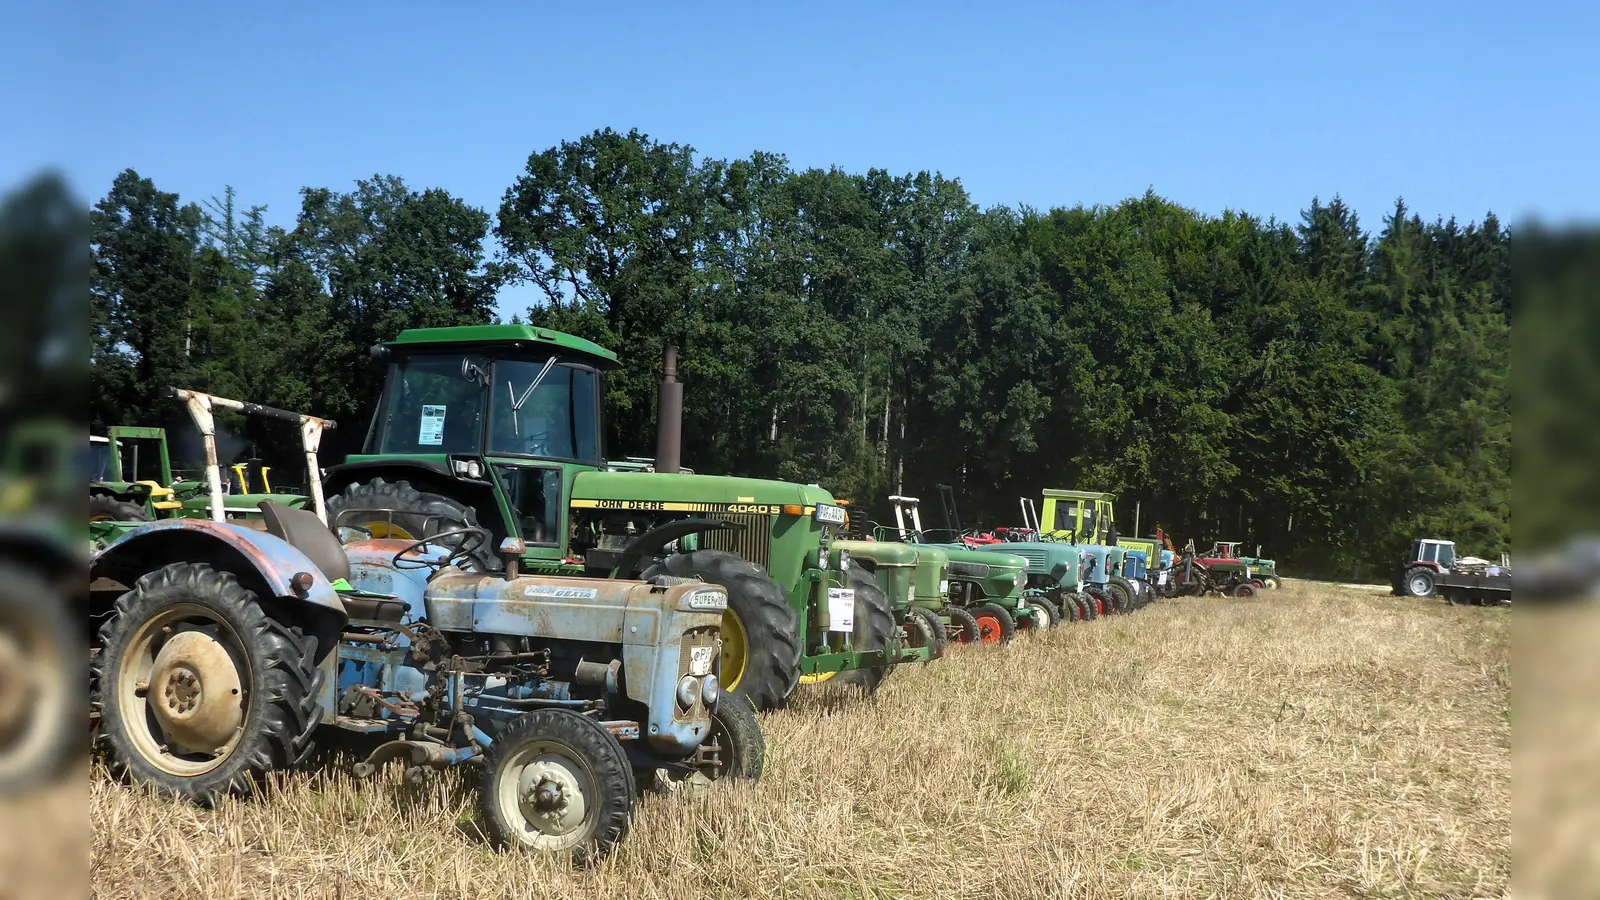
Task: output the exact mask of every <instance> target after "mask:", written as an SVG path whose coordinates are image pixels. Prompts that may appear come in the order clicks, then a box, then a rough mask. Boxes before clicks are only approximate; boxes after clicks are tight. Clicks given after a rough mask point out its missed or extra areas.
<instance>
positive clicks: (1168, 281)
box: [89, 129, 1513, 578]
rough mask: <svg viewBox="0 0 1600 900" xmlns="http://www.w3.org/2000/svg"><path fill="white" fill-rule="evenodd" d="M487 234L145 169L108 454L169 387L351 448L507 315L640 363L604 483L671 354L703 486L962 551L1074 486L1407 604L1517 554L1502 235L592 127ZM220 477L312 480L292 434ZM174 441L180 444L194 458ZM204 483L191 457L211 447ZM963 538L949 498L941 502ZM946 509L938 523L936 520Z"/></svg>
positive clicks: (123, 210) (1317, 203)
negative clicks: (400, 342) (1462, 571)
mask: <svg viewBox="0 0 1600 900" xmlns="http://www.w3.org/2000/svg"><path fill="white" fill-rule="evenodd" d="M506 174H507V181H508V186H507V188H506V190H505V193H504V196H503V199H502V200H501V203H500V206H499V208H498V209H496V210H486V209H479V208H476V207H474V206H472V205H470V204H468V203H466V202H463V201H462V200H461V199H459V198H456V197H453V196H451V195H450V194H449V193H448V192H446V191H443V190H440V189H435V188H426V189H418V188H414V187H412V186H410V185H408V184H406V182H405V181H404V180H403V179H402V178H401V177H400V176H397V175H378V176H374V177H373V178H370V179H366V180H361V181H357V182H356V183H355V184H354V185H353V186H339V187H306V188H304V189H302V191H301V195H300V207H299V209H298V210H297V211H295V213H294V216H293V220H292V225H279V224H271V223H269V219H268V216H267V210H266V209H265V208H264V207H262V206H259V205H251V204H250V203H249V202H248V198H241V197H239V196H237V195H236V193H235V192H234V191H233V190H232V189H231V188H226V187H222V186H219V191H218V193H217V194H216V195H214V196H210V197H205V198H198V199H197V198H183V197H179V196H178V195H176V194H174V193H170V192H166V191H163V190H161V189H160V187H159V186H157V185H156V184H154V183H153V182H152V181H151V180H150V179H149V178H146V177H143V176H141V175H140V174H139V173H137V172H135V171H133V170H131V169H130V170H126V171H124V172H122V173H121V174H120V175H118V176H117V177H116V179H115V180H114V182H113V183H112V184H111V185H110V186H109V189H108V190H107V191H106V193H105V195H104V196H103V197H101V198H99V199H98V200H97V201H96V202H95V203H94V204H93V206H92V208H91V210H90V222H89V228H90V255H91V267H90V275H89V277H90V285H89V288H90V296H91V303H90V336H91V341H92V345H91V348H90V351H91V352H90V390H89V403H90V427H91V431H93V432H94V433H103V430H104V428H105V427H106V426H108V425H112V424H165V425H168V426H172V425H176V424H178V423H179V422H181V421H182V418H181V415H180V414H178V413H177V412H176V410H175V409H174V407H173V406H172V404H171V401H170V400H167V399H165V396H164V389H165V387H166V386H168V385H176V386H183V387H192V388H199V389H203V390H208V391H211V392H214V393H218V394H222V395H224V396H230V397H236V398H241V399H247V400H253V401H256V402H259V403H265V404H269V405H272V406H278V407H283V408H287V409H294V410H299V411H304V412H309V413H313V414H317V415H321V416H327V417H332V418H334V419H337V420H339V422H340V428H339V430H337V431H335V432H334V433H332V434H330V435H329V437H328V439H327V441H326V442H325V445H324V460H325V464H330V465H331V464H332V463H335V462H338V461H339V460H340V459H342V458H343V455H344V454H345V453H348V452H353V451H356V450H358V449H359V447H360V443H361V441H362V438H363V437H364V434H365V431H366V424H367V422H368V421H369V420H370V417H371V411H372V408H373V405H374V403H375V401H376V399H377V392H378V389H379V387H380V383H381V380H382V373H381V371H380V370H379V369H378V368H376V367H374V366H373V365H372V364H371V363H370V361H369V354H368V348H369V346H370V345H372V344H373V343H376V342H379V341H383V340H387V339H390V338H393V337H394V336H395V335H396V334H397V333H398V332H399V331H400V330H402V329H405V328H410V327H418V326H437V325H452V324H469V323H482V322H488V321H494V320H495V318H496V315H497V313H496V309H497V297H498V296H499V294H500V292H501V291H502V289H505V288H507V287H508V286H513V285H521V286H523V287H522V288H521V290H522V291H523V292H524V293H529V294H531V295H532V296H535V297H536V298H537V299H536V302H534V303H533V304H532V305H531V307H530V308H529V309H527V310H526V311H525V312H522V313H520V314H518V315H517V316H516V317H515V318H516V319H517V320H520V321H528V322H533V323H537V324H540V325H544V326H548V327H552V328H557V329H561V330H565V331H570V332H573V333H576V334H580V335H583V336H585V337H588V338H591V339H593V340H595V341H597V342H598V343H600V344H602V345H603V346H606V347H608V348H610V349H612V350H614V351H616V352H617V353H618V354H619V355H620V356H621V357H622V359H623V361H624V366H623V368H622V369H621V370H619V371H618V372H616V373H614V374H613V375H612V376H611V377H610V378H609V379H608V381H607V388H606V391H607V394H606V405H607V413H608V416H609V424H608V433H607V441H608V451H609V453H610V454H611V455H612V456H614V457H620V456H623V455H649V454H650V453H652V451H653V442H654V436H655V427H654V423H655V414H654V408H653V407H654V401H655V386H656V383H657V380H658V377H659V375H658V369H659V365H660V359H661V351H662V347H663V345H664V344H666V343H674V344H677V345H678V346H679V347H680V348H681V349H680V354H679V356H680V372H681V377H682V380H683V381H684V383H685V392H686V401H685V422H684V462H685V464H687V465H690V466H692V467H694V469H695V470H696V471H700V472H708V473H717V474H737V475H750V476H763V477H772V478H779V479H784V480H790V481H800V482H815V483H819V484H821V485H822V486H824V487H826V488H828V489H829V490H831V491H832V492H833V493H834V495H835V496H836V497H841V498H850V499H851V500H852V501H853V502H855V503H856V504H858V505H859V506H864V507H866V508H868V509H871V510H874V511H876V512H878V513H879V517H880V518H882V511H883V510H884V498H886V497H887V496H888V495H890V494H892V493H895V492H897V491H898V492H903V493H908V494H915V495H919V496H922V497H924V498H927V499H928V500H930V501H934V500H935V498H937V496H938V491H937V486H938V485H940V484H946V485H951V486H953V487H954V488H955V489H956V492H957V495H958V497H959V501H960V509H961V515H962V518H963V521H964V524H967V525H975V524H979V525H986V526H992V525H1005V524H1020V521H1019V519H1020V513H1019V511H1018V498H1019V497H1030V496H1031V497H1035V498H1037V497H1038V496H1039V492H1040V490H1041V489H1042V488H1045V487H1056V488H1080V489H1089V490H1107V491H1114V492H1116V494H1117V497H1118V502H1117V506H1118V510H1117V516H1118V521H1119V524H1122V523H1128V525H1127V527H1129V530H1131V523H1132V518H1133V511H1134V508H1135V504H1137V505H1138V508H1139V510H1140V519H1141V528H1140V530H1141V531H1143V532H1146V533H1148V532H1150V531H1152V530H1153V528H1154V527H1155V526H1156V525H1157V524H1159V525H1160V526H1161V527H1163V528H1164V529H1165V530H1166V531H1167V532H1168V533H1169V534H1171V535H1174V536H1175V537H1176V538H1177V539H1178V540H1179V541H1184V540H1187V539H1189V538H1193V539H1194V540H1195V541H1196V543H1197V544H1199V545H1200V546H1201V547H1202V548H1203V547H1205V546H1209V543H1210V542H1211V541H1212V540H1215V539H1228V540H1239V541H1243V542H1245V545H1246V547H1247V548H1249V549H1250V550H1254V549H1255V546H1256V545H1260V547H1261V550H1262V553H1263V554H1264V555H1267V556H1271V557H1275V558H1276V559H1277V560H1278V561H1279V565H1280V566H1281V567H1283V569H1284V570H1285V571H1287V572H1289V574H1296V575H1310V576H1330V577H1341V578H1357V577H1375V576H1381V575H1383V574H1384V573H1385V571H1386V568H1387V566H1389V565H1391V564H1392V562H1393V560H1394V558H1395V556H1396V554H1397V553H1398V552H1399V551H1400V549H1402V547H1403V545H1404V544H1405V543H1406V542H1407V541H1408V540H1409V539H1410V538H1412V537H1419V536H1431V537H1446V538H1452V539H1454V540H1456V541H1458V542H1459V543H1460V544H1461V547H1462V550H1463V552H1466V553H1472V554H1475V555H1479V556H1488V557H1493V556H1497V555H1498V554H1499V553H1500V552H1501V551H1503V550H1509V549H1510V518H1511V487H1510V485H1511V481H1510V460H1511V414H1510V368H1511V355H1510V354H1511V328H1510V325H1511V316H1512V306H1513V304H1512V300H1511V276H1510V258H1511V232H1510V230H1509V229H1508V228H1507V227H1506V226H1504V225H1502V224H1501V223H1500V222H1499V220H1498V219H1497V218H1496V217H1495V216H1494V215H1493V213H1492V212H1488V211H1486V212H1485V213H1484V215H1483V218H1482V219H1481V220H1477V221H1472V222H1469V223H1466V224H1462V223H1461V222H1458V221H1457V220H1455V219H1453V218H1452V219H1441V218H1437V217H1435V218H1431V219H1429V218H1424V216H1423V214H1421V213H1419V212H1417V211H1413V210H1412V209H1410V208H1409V207H1407V206H1406V205H1405V203H1404V202H1403V201H1400V200H1397V201H1396V202H1395V204H1394V206H1393V208H1392V209H1390V210H1388V211H1387V214H1386V215H1385V216H1383V218H1382V220H1381V222H1379V223H1377V224H1376V225H1375V226H1369V225H1366V224H1363V223H1362V222H1361V221H1359V220H1358V217H1357V215H1356V213H1355V212H1354V211H1353V210H1351V209H1350V208H1348V207H1347V206H1346V205H1345V204H1344V203H1343V202H1341V201H1340V199H1339V198H1338V197H1336V196H1335V197H1332V198H1331V199H1319V198H1311V199H1310V200H1309V204H1308V205H1307V206H1306V208H1305V209H1304V210H1303V211H1302V213H1301V215H1300V217H1299V221H1296V222H1287V221H1279V220H1277V219H1274V218H1261V217H1257V216H1253V215H1250V214H1249V213H1248V212H1246V211H1228V212H1224V213H1223V214H1221V215H1209V214H1202V213H1200V212H1197V211H1195V210H1192V209H1188V208H1186V207H1184V206H1182V205H1180V204H1179V203H1177V202H1174V201H1172V200H1169V199H1167V198H1164V197H1161V196H1158V195H1156V194H1155V193H1153V192H1149V193H1146V194H1144V195H1143V196H1135V197H1130V198H1128V199H1126V200H1124V201H1123V202H1121V203H1119V204H1117V205H1115V206H1095V207H1085V206H1076V207H1058V208H1053V209H1049V210H1040V209H1033V208H1028V207H1020V208H1011V207H1006V206H995V207H990V208H986V209H983V208H979V207H978V205H977V204H975V203H974V202H973V201H972V200H971V198H970V197H969V195H968V194H967V191H966V190H965V189H964V188H963V186H962V184H961V182H960V181H959V180H958V179H957V178H954V177H948V176H945V175H942V174H937V173H929V172H917V173H915V174H907V175H894V174H890V173H889V172H886V171H883V170H879V169H872V170H869V171H867V172H865V173H853V172H847V171H843V170H841V169H838V168H830V169H819V168H811V169H805V170H797V169H795V168H794V167H791V165H790V164H789V162H788V161H787V159H786V158H785V157H783V156H782V155H779V154H773V153H766V152H755V153H752V154H751V155H750V156H749V157H748V158H742V159H734V160H724V159H714V158H709V157H707V156H705V155H702V154H699V153H697V152H696V151H695V150H694V149H693V148H692V147H689V146H686V145H683V144H676V143H663V142H660V141H658V140H655V139H652V138H651V137H649V136H647V135H644V134H640V133H638V132H636V131H633V132H627V133H621V132H616V131H612V130H609V129H607V130H600V131H596V132H594V133H592V134H589V135H587V136H584V137H582V138H580V139H578V140H574V141H564V142H562V143H561V144H559V145H558V146H554V147H550V148H548V149H544V150H541V151H538V152H534V153H533V154H531V155H530V156H529V157H528V160H527V164H526V167H525V168H524V169H523V171H521V172H507V173H506ZM232 427H233V428H234V429H235V433H236V435H237V437H236V439H235V440H232V441H230V442H229V443H228V445H227V446H226V447H225V448H224V450H225V452H226V453H229V454H232V455H234V456H235V457H242V456H244V455H247V454H251V453H254V454H258V455H260V456H261V457H263V458H265V459H267V460H269V461H277V462H279V463H281V468H282V471H284V472H292V471H294V470H295V466H296V463H295V455H294V453H293V443H292V441H293V436H292V435H291V434H288V433H285V432H286V430H284V429H277V428H275V426H272V425H261V424H259V423H255V422H245V421H239V422H236V423H233V426H232ZM181 446H182V445H181V443H180V449H181ZM191 452H192V451H191ZM934 505H935V506H937V504H936V502H935V503H934ZM935 515H937V514H935Z"/></svg>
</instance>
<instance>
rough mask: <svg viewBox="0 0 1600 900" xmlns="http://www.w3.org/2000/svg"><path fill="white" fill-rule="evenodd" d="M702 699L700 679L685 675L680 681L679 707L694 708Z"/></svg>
mask: <svg viewBox="0 0 1600 900" xmlns="http://www.w3.org/2000/svg"><path fill="white" fill-rule="evenodd" d="M699 699H700V679H698V678H696V677H694V676H693V675H685V676H683V677H682V678H680V679H678V706H679V708H681V709H691V708H693V706H694V704H695V701H697V700H699Z"/></svg>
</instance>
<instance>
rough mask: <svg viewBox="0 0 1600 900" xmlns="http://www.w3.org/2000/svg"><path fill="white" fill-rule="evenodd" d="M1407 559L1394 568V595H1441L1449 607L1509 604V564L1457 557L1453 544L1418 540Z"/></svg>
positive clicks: (1403, 559)
mask: <svg viewBox="0 0 1600 900" xmlns="http://www.w3.org/2000/svg"><path fill="white" fill-rule="evenodd" d="M1407 556H1408V557H1410V558H1409V559H1406V558H1402V559H1401V560H1400V562H1399V564H1398V565H1396V566H1395V579H1394V584H1393V590H1394V593H1395V594H1396V595H1398V596H1402V597H1416V598H1423V597H1433V596H1436V595H1443V596H1444V598H1445V599H1446V600H1447V601H1449V602H1450V603H1451V604H1462V605H1475V606H1504V605H1506V604H1509V603H1510V602H1511V563H1510V559H1509V558H1508V557H1507V556H1502V557H1501V559H1500V562H1499V564H1498V565H1496V564H1494V563H1491V562H1490V561H1488V560H1486V559H1478V558H1476V557H1471V556H1457V555H1456V544H1455V541H1444V540H1439V539H1437V538H1418V539H1417V540H1415V541H1412V542H1411V550H1410V552H1409V553H1408V554H1407Z"/></svg>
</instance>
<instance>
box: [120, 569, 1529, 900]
mask: <svg viewBox="0 0 1600 900" xmlns="http://www.w3.org/2000/svg"><path fill="white" fill-rule="evenodd" d="M1508 618H1509V617H1508V615H1507V613H1506V612H1505V611H1504V610H1486V609H1455V608H1449V607H1446V606H1445V605H1444V604H1442V603H1419V602H1413V601H1407V600H1399V599H1394V598H1390V597H1386V596H1378V595H1374V594H1372V593H1370V592H1355V591H1348V590H1343V589H1338V588H1329V587H1319V586H1310V585H1303V584H1290V585H1289V586H1288V587H1286V588H1285V589H1283V590H1282V591H1278V592H1273V593H1268V594H1265V595H1264V598H1263V599H1256V600H1224V599H1204V600H1199V599H1194V600H1183V601H1178V602H1172V603H1166V604H1162V605H1159V606H1156V607H1153V608H1151V609H1147V610H1145V611H1142V612H1140V613H1139V614H1137V615H1134V616H1130V617H1128V618H1126V619H1120V620H1119V619H1110V620H1101V621H1098V622H1092V623H1087V624H1083V625H1076V626H1065V627H1063V628H1061V629H1059V630H1057V631H1055V632H1051V633H1049V634H1047V635H1045V636H1043V637H1041V638H1038V639H1032V640H1029V639H1022V640H1019V642H1018V643H1017V644H1016V645H1015V646H1013V647H1010V648H988V647H981V648H959V649H957V650H956V651H954V652H953V654H952V656H951V657H950V658H948V659H946V660H943V661H940V662H936V663H933V664H929V665H926V666H919V667H916V668H906V669H903V670H901V671H899V672H897V673H896V674H895V675H894V677H893V678H891V679H890V680H889V681H888V682H887V684H886V685H885V687H884V689H883V690H882V691H881V692H880V693H879V694H878V696H876V697H873V698H861V697H859V696H856V695H847V694H843V693H840V692H817V693H807V694H805V695H803V696H802V697H801V698H799V699H798V700H797V702H796V703H795V704H794V706H793V708H791V709H789V710H786V711H783V712H780V713H776V714H773V715H769V716H765V717H763V723H762V724H763V727H764V728H765V730H766V734H767V741H768V757H767V763H766V777H765V778H764V779H763V780H762V781H761V782H760V783H759V784H756V785H749V786H740V787H737V788H728V789H721V790H716V791H713V792H710V793H709V794H707V795H705V796H701V797H693V798H687V799H684V798H651V799H648V800H646V801H645V802H644V803H643V805H642V807H641V809H640V811H639V814H638V816H637V818H636V820H635V822H634V825H633V830H632V832H631V834H630V836H629V838H628V840H627V842H626V844H625V845H624V846H623V847H622V848H621V850H620V851H619V852H618V853H617V854H616V855H615V856H614V857H613V858H612V859H610V860H608V861H607V862H606V863H604V864H603V865H601V866H600V867H599V868H597V869H594V870H590V871H573V870H572V869H571V868H570V867H569V866H567V865H565V864H564V863H562V862H559V861H556V860H552V859H548V858H523V857H512V856H504V855H499V854H497V853H494V852H492V851H491V850H489V849H487V847H486V846H485V845H484V844H483V842H482V841H481V839H480V838H479V837H478V836H477V835H476V832H475V828H474V823H473V817H472V808H473V804H472V798H471V794H470V793H469V792H468V791H466V790H464V789H463V787H462V784H461V782H460V781H459V780H454V779H440V780H438V781H436V782H433V783H431V784H430V785H429V786H428V787H426V788H424V789H421V790H408V789H406V788H405V787H404V786H402V785H401V784H400V783H399V779H398V778H397V777H391V778H389V779H388V780H386V781H383V782H378V783H372V782H358V781H356V780H354V779H352V778H351V777H349V776H348V775H346V774H343V772H342V770H340V769H339V768H337V767H333V768H328V769H325V770H323V771H321V772H320V773H317V774H296V775H291V776H287V777H284V778H282V779H281V780H279V781H277V782H276V783H275V785H274V787H273V788H272V789H271V791H270V792H269V793H268V794H266V795H264V796H260V797H256V798H253V799H250V800H245V801H239V802H232V801H230V802H227V803H225V804H224V805H223V806H221V807H220V808H219V809H217V810H215V811H210V812H207V811H202V810H199V809H195V808H192V807H190V806H186V805H184V804H181V803H175V802H170V801H167V800H162V799H158V798H155V797H152V796H149V795H147V794H146V793H144V792H141V791H137V790H131V789H129V788H126V787H123V786H119V785H114V784H111V783H109V782H107V781H106V780H105V779H104V777H103V773H99V774H97V776H96V777H95V778H94V779H93V783H92V785H91V807H90V808H91V819H92V823H93V857H94V862H93V875H92V877H93V887H94V891H95V895H96V896H97V897H101V898H106V900H111V898H132V897H147V898H161V900H178V898H190V897H194V898H208V900H220V898H233V897H293V898H295V900H315V898H324V897H340V898H369V897H405V898H407V900H417V898H480V897H481V898H501V897H504V898H557V897H582V898H593V897H618V898H621V897H628V898H652V897H663V898H666V897H672V898H679V897H681V898H697V897H731V898H745V897H796V898H800V897H818V898H823V897H825V898H916V897H927V898H941V900H954V898H969V897H970V898H980V897H982V898H988V897H1004V898H1027V897H1154V896H1179V897H1187V896H1194V897H1228V898H1234V897H1316V896H1330V897H1352V896H1358V897H1379V896H1444V897H1475V896H1495V895H1500V894H1502V893H1503V892H1504V891H1505V890H1506V889H1507V884H1508V880H1509V876H1510V848H1509V830H1510V824H1509V823H1510V764H1511V753H1510V738H1511V727H1510V716H1509V703H1510V676H1509V665H1510V639H1509V627H1508Z"/></svg>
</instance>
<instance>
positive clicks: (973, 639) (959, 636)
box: [944, 606, 983, 644]
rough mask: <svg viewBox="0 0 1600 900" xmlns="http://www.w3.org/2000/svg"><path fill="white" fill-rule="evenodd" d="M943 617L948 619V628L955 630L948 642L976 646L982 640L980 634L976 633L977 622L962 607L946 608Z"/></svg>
mask: <svg viewBox="0 0 1600 900" xmlns="http://www.w3.org/2000/svg"><path fill="white" fill-rule="evenodd" d="M944 613H945V615H947V616H949V617H950V627H951V628H953V629H955V634H954V635H952V636H951V638H950V640H951V641H952V642H954V643H957V644H976V643H978V642H979V641H981V640H983V634H982V632H980V631H978V620H977V618H976V617H975V616H973V615H972V613H971V611H969V610H968V609H967V608H966V607H964V606H946V607H945V608H944Z"/></svg>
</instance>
